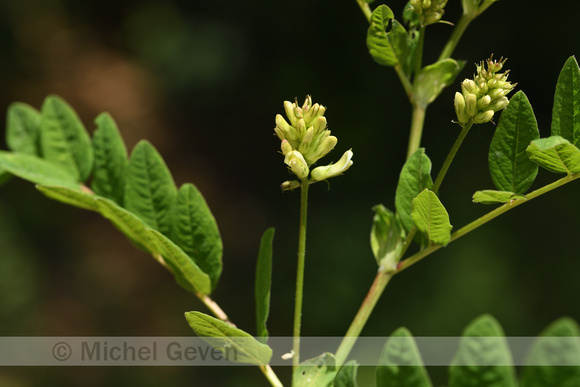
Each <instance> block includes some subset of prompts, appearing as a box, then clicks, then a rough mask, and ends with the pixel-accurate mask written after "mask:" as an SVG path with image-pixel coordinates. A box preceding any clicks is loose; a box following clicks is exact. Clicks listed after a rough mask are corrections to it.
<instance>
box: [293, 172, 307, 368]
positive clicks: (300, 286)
mask: <svg viewBox="0 0 580 387" xmlns="http://www.w3.org/2000/svg"><path fill="white" fill-rule="evenodd" d="M307 212H308V180H307V179H303V180H302V183H301V185H300V225H299V229H298V265H297V269H296V299H295V304H294V334H293V346H292V350H293V352H294V357H293V358H292V367H293V369H294V370H295V369H296V367H298V365H299V364H300V323H301V319H302V295H303V290H304V260H305V256H306V220H307Z"/></svg>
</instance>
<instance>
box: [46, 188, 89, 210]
mask: <svg viewBox="0 0 580 387" xmlns="http://www.w3.org/2000/svg"><path fill="white" fill-rule="evenodd" d="M36 189H37V190H39V191H40V192H42V193H43V194H44V195H46V196H47V197H49V198H51V199H54V200H57V201H59V202H62V203H65V204H70V205H71V206H75V207H79V208H83V209H85V210H90V211H97V212H98V211H99V207H98V206H97V202H96V196H95V195H94V194H92V193H90V192H85V191H83V190H82V189H80V190H79V189H71V188H68V187H62V186H55V185H37V186H36Z"/></svg>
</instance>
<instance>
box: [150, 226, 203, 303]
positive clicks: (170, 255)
mask: <svg viewBox="0 0 580 387" xmlns="http://www.w3.org/2000/svg"><path fill="white" fill-rule="evenodd" d="M147 231H148V236H149V239H150V240H151V242H152V243H153V244H154V245H156V249H155V252H158V253H159V254H161V256H162V257H163V258H164V261H165V263H166V264H167V266H169V269H171V271H172V272H173V276H174V277H175V280H176V281H177V283H178V284H179V285H180V286H181V287H183V288H184V289H185V290H187V291H190V292H192V293H197V294H202V295H206V294H210V293H211V290H212V288H211V280H210V278H209V276H208V275H207V274H206V273H204V272H203V271H202V269H201V268H199V266H197V265H196V264H195V262H194V261H192V259H191V258H190V257H189V256H188V255H187V254H186V253H185V252H184V251H183V250H182V249H181V248H179V246H177V245H176V244H175V243H173V242H172V241H171V240H170V239H169V238H167V237H166V236H165V235H163V234H161V233H160V232H159V231H157V230H153V229H148V230H147Z"/></svg>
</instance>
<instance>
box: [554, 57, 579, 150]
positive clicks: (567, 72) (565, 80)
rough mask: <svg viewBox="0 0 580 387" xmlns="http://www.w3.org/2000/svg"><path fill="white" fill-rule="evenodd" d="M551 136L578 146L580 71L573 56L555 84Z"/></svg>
mask: <svg viewBox="0 0 580 387" xmlns="http://www.w3.org/2000/svg"><path fill="white" fill-rule="evenodd" d="M552 136H562V137H564V138H565V139H566V140H568V141H570V143H572V144H573V145H575V146H577V147H578V146H580V69H579V68H578V62H576V58H574V57H573V56H571V57H570V58H568V60H567V61H566V63H565V64H564V67H562V71H560V76H559V77H558V83H557V84H556V93H555V94H554V107H553V108H552Z"/></svg>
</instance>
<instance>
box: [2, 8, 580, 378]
mask: <svg viewBox="0 0 580 387" xmlns="http://www.w3.org/2000/svg"><path fill="white" fill-rule="evenodd" d="M404 3H405V2H404V1H394V0H393V1H390V2H389V5H390V6H391V7H392V8H393V10H394V11H395V13H396V14H397V15H400V12H401V10H402V8H403V5H404ZM449 3H450V4H449V5H448V6H447V8H448V12H447V14H446V16H445V19H447V20H450V21H457V20H458V17H459V14H460V12H461V10H460V2H459V1H456V0H451V1H450V2H449ZM579 14H580V3H577V2H576V1H571V0H566V1H559V2H545V1H537V0H536V1H524V0H501V1H499V2H498V3H497V4H495V5H493V6H492V7H491V8H490V9H489V10H488V11H487V12H486V13H485V14H484V15H483V16H482V17H481V18H479V19H477V20H476V21H475V22H474V23H473V24H472V26H471V27H470V29H469V30H468V31H467V33H466V34H465V35H464V38H463V40H462V42H461V44H460V46H459V48H458V49H457V50H456V52H455V54H454V58H457V59H464V60H466V61H467V65H466V67H465V69H464V70H463V72H462V73H461V75H460V76H459V79H458V81H457V82H456V84H455V85H454V86H452V87H450V88H448V89H446V90H445V91H444V92H443V94H442V95H441V96H440V98H439V99H438V100H437V101H436V102H435V103H434V104H433V105H432V106H431V107H430V108H429V110H428V117H427V122H426V125H425V132H424V137H423V141H422V145H423V146H425V147H426V148H427V154H428V155H429V156H430V157H431V159H432V161H433V164H434V170H435V172H436V171H437V170H438V169H439V167H440V165H441V163H442V161H443V159H444V157H445V155H446V153H447V151H448V150H449V149H450V147H451V145H452V143H453V141H454V140H455V137H456V135H457V134H458V132H459V130H458V126H457V125H454V124H452V123H451V120H452V119H454V111H453V102H452V101H453V94H454V93H455V91H456V90H458V89H459V81H460V80H461V79H463V78H465V77H468V76H471V74H472V73H473V72H474V71H475V67H474V66H473V64H474V63H475V62H479V61H480V60H482V59H485V58H487V57H488V56H489V55H490V54H491V53H494V54H495V57H498V58H499V57H500V56H505V57H508V58H509V61H508V62H507V65H506V67H507V68H510V69H511V75H510V80H512V81H514V82H517V83H518V86H517V89H518V90H523V91H525V92H526V94H527V96H528V97H529V99H530V101H531V103H532V105H533V106H534V109H535V112H536V114H537V117H538V122H539V125H540V133H541V136H542V137H546V136H548V135H549V128H550V119H551V106H552V99H553V94H554V87H555V83H556V80H557V77H558V73H559V70H560V68H561V67H562V65H563V64H564V62H565V61H566V59H567V58H568V57H569V56H570V55H574V54H578V53H579V52H580V43H579V39H578V38H579V36H580V28H579V27H578V20H577V18H578V15H579ZM366 29H367V22H366V21H365V19H364V17H363V16H362V14H361V12H360V11H359V9H358V7H357V6H356V3H355V2H354V1H350V0H340V1H323V0H321V1H314V0H312V1H305V0H294V1H288V0H276V1H260V0H249V1H224V0H221V1H220V0H213V1H205V2H201V1H179V0H172V1H167V0H163V1H162V0H152V1H123V2H116V1H104V0H90V1H76V0H75V1H73V0H70V1H65V0H18V1H15V0H14V1H9V0H2V1H0V85H1V86H0V87H1V89H0V90H1V91H0V111H1V112H2V115H4V114H5V111H6V107H7V106H8V104H9V103H11V102H13V101H23V102H27V103H29V104H32V105H33V106H36V107H39V106H40V104H41V102H42V100H43V99H44V97H45V96H46V95H47V94H49V93H56V94H59V95H60V96H62V97H64V98H65V99H66V100H68V101H69V102H70V103H71V104H72V105H73V106H74V107H75V109H77V111H78V112H79V114H80V116H81V118H82V119H83V121H84V122H85V124H86V125H87V127H88V128H89V130H90V131H91V132H92V130H93V128H94V125H93V124H92V120H93V119H94V118H95V117H96V115H97V114H98V113H100V112H102V111H109V112H110V113H111V114H112V115H113V117H114V118H115V119H116V120H117V122H118V124H119V126H120V129H121V132H122V134H123V136H124V138H125V140H126V142H127V144H128V146H129V147H132V146H133V145H134V144H135V143H136V142H137V141H138V140H139V139H142V138H146V139H149V140H150V141H152V142H153V143H154V144H155V145H156V147H157V148H158V149H159V151H160V152H161V154H162V155H163V156H164V157H165V159H166V161H167V164H168V165H169V167H170V169H171V171H172V172H173V173H174V176H175V180H176V182H177V183H178V184H181V183H183V182H193V183H194V184H196V185H197V186H198V187H199V189H200V190H201V191H202V192H203V193H204V195H205V197H206V199H207V201H208V203H209V205H210V207H211V208H212V211H213V213H214V215H215V217H216V218H217V221H218V224H219V227H220V231H221V233H222V237H223V241H224V272H223V276H222V279H221V281H220V284H219V286H218V288H217V290H216V292H215V293H214V298H215V299H216V300H217V302H218V303H219V304H220V305H221V306H222V307H223V308H224V309H225V311H226V312H227V313H228V314H229V315H230V317H231V318H232V319H233V320H234V321H235V322H236V323H237V325H238V326H239V327H241V328H242V329H245V330H247V331H249V332H251V333H253V332H254V325H255V323H254V317H253V276H254V263H255V259H256V252H257V247H258V243H259V239H260V236H261V233H262V232H263V231H264V230H265V229H266V228H267V227H270V226H274V227H276V236H275V242H274V273H273V288H272V307H271V317H270V324H269V327H270V334H271V335H273V336H287V335H290V334H291V330H292V311H293V298H294V276H295V256H296V253H295V251H296V243H297V225H298V201H299V197H298V194H297V193H296V192H290V193H284V194H282V193H281V192H280V190H279V184H280V183H281V182H282V181H284V180H286V179H288V178H290V175H289V174H288V172H287V171H286V167H285V166H284V164H283V158H282V156H281V155H280V154H278V153H277V151H278V149H279V140H278V139H277V138H276V137H275V136H274V135H273V127H274V116H275V114H277V113H282V112H283V108H282V102H283V101H284V100H293V99H294V97H298V98H299V100H300V102H302V100H303V98H304V96H305V95H306V94H311V95H312V96H313V98H314V101H315V102H320V103H321V104H323V105H325V106H327V107H328V112H327V114H326V116H327V119H328V121H329V129H331V130H332V132H333V134H334V135H336V136H337V137H338V138H339V143H338V145H337V147H336V149H335V151H334V152H332V153H331V155H330V156H328V161H329V162H330V161H334V160H338V158H339V157H340V155H341V154H342V152H344V151H345V150H347V149H349V148H352V149H353V151H354V162H355V164H354V166H353V167H352V169H351V170H349V171H348V172H347V173H346V174H345V176H343V177H340V178H336V179H333V180H331V184H330V187H329V188H328V187H327V186H326V185H325V184H317V185H315V186H313V187H312V189H311V198H310V199H311V200H310V209H311V210H310V219H309V220H310V221H309V233H308V245H307V261H306V286H305V303H304V316H303V334H304V335H305V336H323V335H324V336H342V335H343V334H344V333H345V332H346V329H347V328H348V326H349V324H350V321H351V319H352V317H353V316H354V314H355V313H356V311H357V309H358V307H359V305H360V303H361V301H362V300H363V298H364V296H365V294H366V292H367V290H368V288H369V286H370V284H371V282H372V280H373V277H374V275H375V272H376V264H375V261H374V258H373V256H372V253H371V250H370V247H369V242H368V241H369V231H370V226H371V220H372V212H371V207H372V206H373V205H375V204H378V203H383V204H385V205H386V206H387V207H390V208H393V207H394V203H393V202H394V190H395V184H396V182H397V179H398V174H399V171H400V168H401V166H402V163H403V162H404V159H405V153H406V141H407V135H408V134H407V132H408V126H409V117H410V107H409V105H408V102H407V100H406V97H405V95H404V93H403V91H402V88H401V86H400V85H399V83H398V79H397V77H396V76H395V74H394V72H393V71H392V70H391V69H389V68H384V67H381V66H379V65H377V64H376V63H374V62H373V60H372V59H371V58H370V56H369V55H368V53H367V51H366V46H365V37H366ZM451 30H452V28H451V27H450V26H448V25H443V24H441V25H435V26H432V27H430V28H429V30H428V31H429V34H428V36H427V39H426V43H425V48H426V52H425V63H429V62H432V61H434V60H435V58H436V57H437V55H438V53H439V51H440V49H441V47H442V46H443V44H444V42H445V41H446V39H447V37H448V36H449V34H450V32H451ZM2 119H3V117H2ZM493 130H494V126H493V125H492V124H486V125H481V126H477V127H475V128H474V129H472V131H471V133H470V135H469V136H468V138H467V140H466V142H465V144H464V146H463V147H462V149H461V150H460V152H459V154H458V156H457V159H456V163H455V164H454V165H453V166H452V168H451V170H450V172H449V174H448V177H447V179H446V181H445V183H444V185H443V188H442V189H441V199H442V201H443V203H444V204H445V205H446V206H447V209H448V211H449V213H450V214H451V223H452V224H453V225H454V226H455V228H456V229H458V228H459V227H461V226H463V225H465V224H466V223H468V222H470V221H471V220H473V219H475V218H477V217H478V216H480V215H482V214H483V213H485V212H486V211H488V210H489V209H490V207H485V206H483V205H475V204H472V203H471V195H472V193H473V192H474V191H476V190H478V189H486V188H493V186H492V182H491V178H490V176H489V172H488V170H487V150H488V147H489V143H490V140H491V137H492V135H493ZM2 134H3V129H2ZM2 137H3V135H2ZM2 149H5V145H4V144H3V145H2ZM325 160H326V159H325ZM555 178H556V176H554V175H550V174H549V173H547V172H546V171H543V170H541V171H540V173H539V175H538V178H537V180H536V182H535V183H534V185H533V187H532V189H533V188H537V187H539V186H541V185H542V184H545V183H547V182H549V181H552V180H554V179H555ZM578 198H580V187H579V186H578V183H573V184H570V186H566V187H564V188H561V189H559V190H558V191H556V192H553V193H550V194H549V195H545V196H542V197H541V198H539V199H537V200H534V201H533V202H531V203H529V204H526V205H525V206H523V207H521V208H518V209H516V210H514V211H513V212H510V213H508V214H507V215H505V216H502V217H501V218H500V219H497V220H495V221H493V222H492V223H490V224H488V225H485V226H484V227H482V228H481V229H480V230H478V231H477V232H474V233H473V234H469V235H468V236H466V237H463V238H462V239H460V240H458V241H457V242H454V243H453V244H451V245H450V246H448V247H447V248H445V249H441V250H439V251H438V252H436V253H435V254H433V255H432V256H431V257H429V258H428V259H426V260H425V261H424V262H421V263H420V264H418V265H417V266H415V267H413V268H411V269H410V270H408V271H406V272H404V273H403V274H402V275H400V276H397V277H396V278H395V279H394V280H393V281H392V283H391V284H389V286H388V288H387V290H386V292H385V294H384V295H383V297H382V298H381V300H380V301H379V303H378V305H377V307H376V310H375V312H374V313H373V315H372V316H371V319H370V321H369V323H368V324H367V327H366V328H365V330H364V331H363V335H367V336H388V335H389V334H390V333H391V332H392V331H393V330H395V329H396V328H397V327H399V326H402V325H404V326H406V327H408V328H409V329H410V330H411V332H413V334H414V335H417V336H456V335H459V334H460V333H461V330H462V329H463V327H465V325H466V324H467V323H468V322H469V321H471V320H472V319H474V318H475V317H477V316H478V315H480V314H481V313H484V312H488V313H491V314H492V315H494V316H495V317H496V318H497V319H498V320H499V321H500V323H501V324H502V325H503V327H504V329H505V331H506V334H507V335H510V336H532V335H536V334H538V333H539V331H540V330H541V329H543V328H544V327H545V326H546V325H547V324H548V323H550V322H551V321H553V320H555V319H556V318H558V317H561V316H563V315H569V316H572V317H573V318H575V319H576V320H580V310H579V308H578V295H579V294H580V281H579V280H578V278H579V277H580V262H579V261H580V259H579V258H580V254H579V252H578V248H577V241H578V235H579V230H580V224H579V222H578V220H577V219H579V217H580V200H579V199H578ZM0 294H1V296H0V335H2V336H188V335H190V334H191V330H190V329H189V327H188V326H187V324H186V322H185V319H184V317H183V313H184V312H185V311H190V310H201V311H204V312H205V311H206V310H205V308H204V307H203V305H202V304H201V303H200V302H199V301H198V300H197V299H196V298H195V297H194V296H193V295H190V294H187V293H186V292H184V291H182V290H181V289H180V288H179V287H178V286H177V285H176V284H175V283H174V281H173V278H172V277H171V275H169V274H168V273H167V272H165V271H164V270H163V269H162V268H161V267H160V266H159V265H158V264H157V263H156V262H155V261H154V260H153V259H151V257H149V256H147V255H145V254H143V253H141V252H139V251H137V250H136V249H134V248H133V247H132V246H131V245H130V244H129V242H127V241H126V240H125V239H124V238H123V237H122V235H121V234H120V233H118V232H117V231H115V230H114V229H113V228H112V227H111V226H110V225H109V224H108V223H107V221H105V220H104V219H102V218H101V217H100V216H99V215H97V214H94V213H89V212H86V211H81V210H78V209H74V208H69V207H67V206H65V205H62V204H60V203H56V202H53V201H50V200H49V199H46V198H45V197H44V196H42V195H41V194H40V193H38V192H36V191H35V190H34V188H33V186H32V185H31V184H29V183H26V182H23V181H19V180H17V179H14V180H13V181H11V182H10V183H9V184H7V185H5V186H2V187H1V188H0ZM32 371H34V372H32ZM278 371H279V373H280V375H281V377H282V378H283V379H284V380H287V378H288V375H289V370H288V369H280V370H278ZM430 372H431V373H432V376H433V379H434V381H435V382H436V384H438V385H441V384H444V383H446V376H445V373H446V370H445V369H444V368H434V369H431V370H430ZM363 373H364V372H363ZM129 383H130V384H132V385H137V384H138V385H143V386H158V385H167V386H168V385H171V386H186V385H187V386H192V385H195V386H254V385H264V386H265V385H267V382H266V381H265V379H264V378H263V377H262V376H261V375H260V373H259V371H258V369H257V368H253V367H236V368H233V369H222V368H220V369H217V368H209V367H208V368H186V367H182V368H177V367H154V368H146V367H141V368H133V367H117V368H104V367H101V368H38V369H34V370H31V369H28V368H12V369H0V385H2V386H36V385H83V386H103V385H128V384H129ZM362 385H367V384H366V382H365V383H362Z"/></svg>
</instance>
